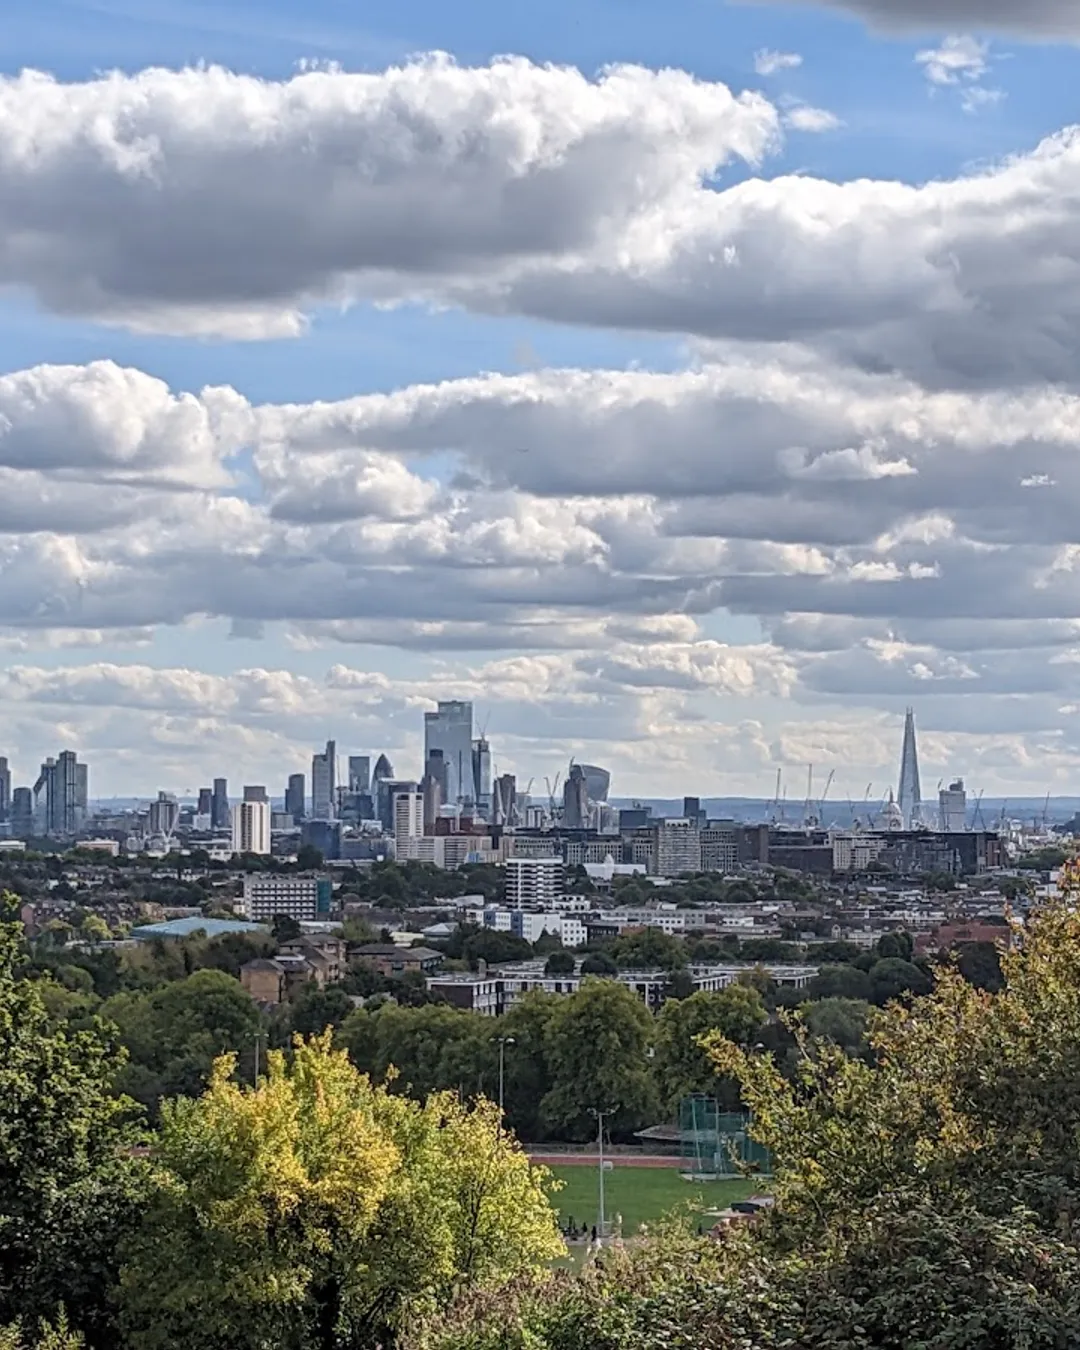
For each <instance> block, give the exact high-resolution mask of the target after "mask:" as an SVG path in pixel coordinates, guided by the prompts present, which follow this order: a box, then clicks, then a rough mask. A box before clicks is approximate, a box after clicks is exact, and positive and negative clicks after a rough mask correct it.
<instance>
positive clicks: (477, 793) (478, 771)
mask: <svg viewBox="0 0 1080 1350" xmlns="http://www.w3.org/2000/svg"><path fill="white" fill-rule="evenodd" d="M472 774H473V790H472V792H471V793H470V794H469V795H470V796H471V797H472V799H473V801H474V802H475V803H476V804H477V806H478V807H479V808H480V810H481V811H482V812H483V813H484V814H485V815H487V814H489V813H490V811H491V746H490V745H488V741H487V737H486V736H481V737H479V739H477V740H475V741H473V747H472Z"/></svg>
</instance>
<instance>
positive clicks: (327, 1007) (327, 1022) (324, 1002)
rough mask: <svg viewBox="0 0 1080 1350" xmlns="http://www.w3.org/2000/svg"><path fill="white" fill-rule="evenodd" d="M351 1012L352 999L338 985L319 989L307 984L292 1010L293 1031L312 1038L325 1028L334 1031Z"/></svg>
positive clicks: (314, 985) (316, 986)
mask: <svg viewBox="0 0 1080 1350" xmlns="http://www.w3.org/2000/svg"><path fill="white" fill-rule="evenodd" d="M352 1010H353V1002H352V999H351V998H350V997H349V996H348V994H347V993H346V992H345V990H344V989H343V988H342V987H341V985H339V984H331V985H327V986H326V988H325V989H320V988H319V986H318V985H317V984H308V985H305V986H304V988H303V989H302V990H301V991H300V993H299V995H298V996H297V999H296V1002H295V1003H294V1004H293V1008H292V1026H293V1031H295V1032H296V1033H297V1035H300V1036H314V1035H317V1034H318V1033H319V1032H320V1031H325V1030H326V1028H327V1027H330V1029H331V1030H334V1029H336V1028H337V1027H339V1026H340V1025H341V1023H342V1022H344V1020H345V1019H346V1017H348V1015H349V1014H350V1013H351V1012H352Z"/></svg>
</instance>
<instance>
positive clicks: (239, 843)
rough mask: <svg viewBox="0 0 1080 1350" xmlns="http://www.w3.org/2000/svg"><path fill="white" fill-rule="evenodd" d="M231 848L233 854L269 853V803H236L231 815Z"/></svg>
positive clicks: (266, 854) (265, 854) (264, 854)
mask: <svg viewBox="0 0 1080 1350" xmlns="http://www.w3.org/2000/svg"><path fill="white" fill-rule="evenodd" d="M232 848H233V852H234V853H258V854H261V855H263V856H264V857H265V856H268V855H269V853H270V803H269V802H268V801H265V800H264V801H247V800H245V801H242V802H237V804H236V806H235V808H234V809H233V813H232Z"/></svg>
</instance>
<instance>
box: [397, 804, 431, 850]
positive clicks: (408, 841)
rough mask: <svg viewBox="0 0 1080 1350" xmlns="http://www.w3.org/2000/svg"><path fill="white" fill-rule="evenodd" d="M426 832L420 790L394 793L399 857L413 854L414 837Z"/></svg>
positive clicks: (421, 835) (417, 837)
mask: <svg viewBox="0 0 1080 1350" xmlns="http://www.w3.org/2000/svg"><path fill="white" fill-rule="evenodd" d="M423 834H424V797H423V794H422V793H420V792H415V791H413V792H395V793H394V844H395V852H396V854H397V856H398V858H399V859H405V858H408V857H411V856H412V853H413V852H414V851H415V850H414V848H413V847H412V841H413V840H414V839H420V838H422V837H423Z"/></svg>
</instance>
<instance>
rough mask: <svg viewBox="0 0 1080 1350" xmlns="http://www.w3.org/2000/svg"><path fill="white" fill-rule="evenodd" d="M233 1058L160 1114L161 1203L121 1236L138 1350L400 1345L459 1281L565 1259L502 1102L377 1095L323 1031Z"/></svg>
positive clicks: (125, 1312) (156, 1197) (125, 1304)
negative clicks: (411, 1322) (288, 1051)
mask: <svg viewBox="0 0 1080 1350" xmlns="http://www.w3.org/2000/svg"><path fill="white" fill-rule="evenodd" d="M234 1067H235V1065H234V1063H233V1062H232V1061H231V1060H230V1059H229V1058H225V1059H223V1060H221V1061H219V1062H218V1064H217V1065H216V1066H215V1069H214V1073H213V1076H212V1079H211V1083H210V1086H209V1089H208V1091H207V1093H206V1095H205V1096H204V1097H202V1098H200V1099H199V1100H197V1101H179V1102H176V1103H171V1104H169V1105H168V1106H166V1107H165V1109H164V1111H163V1116H162V1128H161V1133H160V1137H159V1141H158V1145H157V1149H156V1155H155V1178H154V1180H155V1185H154V1192H153V1198H152V1202H151V1204H150V1206H149V1208H148V1210H147V1214H146V1217H145V1221H144V1222H143V1224H142V1225H141V1227H140V1228H139V1230H138V1232H137V1233H136V1234H134V1235H133V1237H132V1238H131V1239H130V1240H129V1241H128V1242H127V1243H126V1244H125V1248H124V1255H125V1266H124V1270H123V1283H122V1319H123V1323H124V1327H125V1329H126V1332H127V1335H128V1341H129V1344H130V1346H131V1350H165V1348H166V1347H170V1348H171V1347H172V1346H175V1345H183V1346H184V1347H185V1350H265V1347H268V1346H275V1347H276V1346H290V1347H291V1346H297V1347H300V1346H302V1347H305V1350H345V1347H361V1346H372V1345H376V1344H378V1345H388V1344H391V1343H392V1342H393V1339H394V1338H395V1335H396V1332H397V1330H398V1328H399V1327H400V1326H401V1324H402V1322H403V1320H404V1319H405V1318H407V1317H408V1318H410V1319H415V1318H416V1317H417V1316H418V1315H420V1314H422V1313H425V1312H430V1311H431V1310H432V1309H434V1308H436V1307H437V1306H439V1305H440V1304H441V1303H444V1302H446V1301H447V1300H448V1299H449V1297H450V1295H451V1294H452V1293H454V1292H456V1291H459V1290H462V1289H468V1288H470V1287H473V1288H477V1287H478V1288H483V1287H485V1286H487V1285H489V1284H493V1283H499V1282H502V1281H505V1280H507V1279H509V1278H513V1277H522V1276H527V1275H529V1274H530V1273H535V1272H537V1271H539V1270H541V1269H542V1268H543V1266H544V1265H545V1263H546V1262H547V1261H549V1260H550V1259H551V1258H553V1257H555V1256H557V1255H559V1254H560V1253H561V1251H562V1250H563V1247H562V1242H561V1240H560V1238H559V1234H558V1230H557V1227H556V1224H555V1220H554V1215H553V1213H552V1210H551V1208H550V1206H549V1204H548V1202H547V1198H546V1195H545V1191H544V1187H545V1184H546V1181H545V1176H544V1174H543V1173H542V1172H539V1171H537V1170H535V1169H533V1168H532V1167H531V1166H530V1164H529V1161H528V1159H527V1158H526V1156H525V1155H524V1154H523V1153H522V1152H521V1150H520V1149H519V1148H518V1146H517V1145H516V1144H515V1143H514V1142H513V1140H512V1139H511V1138H510V1136H509V1135H507V1134H505V1133H504V1132H501V1131H500V1129H499V1120H498V1109H497V1107H494V1106H493V1105H491V1104H490V1103H482V1104H480V1105H478V1106H477V1107H475V1108H470V1107H468V1106H465V1105H463V1104H462V1103H461V1102H460V1101H459V1100H458V1099H457V1098H456V1097H454V1096H452V1095H451V1094H437V1095H435V1096H434V1097H432V1098H430V1099H429V1100H428V1101H427V1102H425V1103H424V1104H422V1105H421V1104H419V1103H414V1102H410V1101H407V1100H406V1099H403V1098H401V1097H394V1096H392V1095H390V1094H388V1093H387V1092H386V1091H385V1089H382V1088H376V1087H373V1086H372V1085H371V1083H370V1082H369V1080H368V1079H367V1078H365V1077H364V1076H363V1075H361V1074H360V1073H359V1072H358V1071H357V1070H356V1069H355V1068H354V1067H353V1066H352V1065H351V1064H350V1063H349V1061H348V1058H347V1057H346V1056H345V1055H344V1054H343V1053H340V1052H335V1051H332V1050H331V1049H330V1046H329V1040H328V1038H326V1037H323V1038H318V1039H315V1040H313V1041H310V1042H307V1043H304V1042H300V1041H298V1043H297V1045H296V1048H295V1051H294V1054H293V1056H292V1058H291V1060H290V1059H289V1058H287V1057H286V1056H285V1055H284V1054H283V1053H281V1052H279V1051H274V1052H271V1054H270V1056H269V1064H268V1073H267V1076H266V1078H265V1079H263V1080H262V1081H261V1082H260V1084H259V1086H258V1087H257V1088H250V1087H245V1088H241V1087H238V1086H237V1085H236V1084H235V1083H234V1082H232V1081H230V1080H231V1078H232V1074H233V1070H234Z"/></svg>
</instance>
